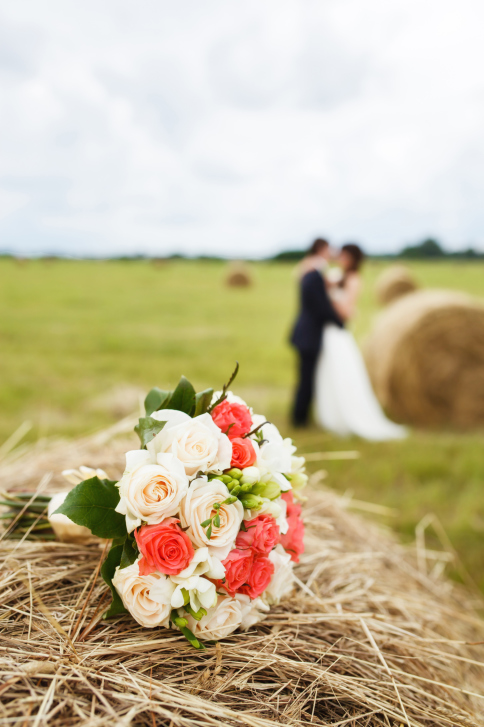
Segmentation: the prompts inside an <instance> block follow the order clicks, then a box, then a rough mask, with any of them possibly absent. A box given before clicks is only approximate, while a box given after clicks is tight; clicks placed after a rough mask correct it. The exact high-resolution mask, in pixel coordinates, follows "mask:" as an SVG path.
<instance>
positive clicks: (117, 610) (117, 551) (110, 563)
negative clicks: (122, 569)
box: [101, 545, 128, 618]
mask: <svg viewBox="0 0 484 727" xmlns="http://www.w3.org/2000/svg"><path fill="white" fill-rule="evenodd" d="M122 555H123V546H122V545H114V546H113V547H112V548H111V550H110V551H109V553H108V557H107V558H106V560H105V561H104V563H103V564H102V566H101V575H102V577H103V579H104V582H105V583H107V585H108V586H109V588H110V589H111V594H112V596H113V600H112V603H111V605H110V607H109V608H108V610H107V611H106V613H105V614H104V615H103V618H111V617H112V616H119V615H120V614H122V613H128V611H127V609H126V608H125V607H124V604H123V602H122V600H121V597H120V595H119V593H118V592H117V590H116V589H115V587H114V586H113V578H114V573H115V571H116V567H117V566H118V565H119V564H120V562H121V558H122Z"/></svg>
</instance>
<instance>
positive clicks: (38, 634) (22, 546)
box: [0, 422, 484, 727]
mask: <svg viewBox="0 0 484 727" xmlns="http://www.w3.org/2000/svg"><path fill="white" fill-rule="evenodd" d="M133 423H134V422H124V423H120V425H118V426H117V427H112V428H111V429H110V430H108V431H107V432H101V433H98V434H96V435H93V436H91V437H87V438H84V439H82V440H77V441H73V442H70V443H66V442H57V443H54V444H52V445H50V446H47V445H46V444H45V443H44V444H43V446H42V447H41V448H39V447H36V445H33V446H31V447H30V448H28V449H27V450H24V454H23V456H14V453H11V455H9V458H8V461H3V462H0V480H1V483H2V487H4V488H14V489H19V490H25V489H29V488H31V487H36V486H37V485H38V482H39V478H40V477H42V476H45V475H47V474H48V473H51V472H54V473H55V474H54V480H55V482H54V481H53V480H51V481H50V483H49V489H51V485H54V488H55V489H58V488H59V487H63V488H65V483H62V481H61V480H59V481H57V476H58V473H59V472H60V470H61V469H64V468H66V467H76V466H78V465H79V464H82V463H90V464H92V465H94V466H99V467H102V468H103V469H105V470H106V472H107V473H108V475H109V476H110V477H116V478H117V477H119V476H121V474H122V471H123V469H124V456H123V452H124V451H126V449H130V448H132V447H133V446H134V439H135V438H134V435H132V434H131V435H130V437H129V438H128V437H127V431H128V428H130V427H132V425H133ZM317 479H318V473H316V474H315V475H314V476H313V477H312V483H311V484H312V489H311V490H310V491H309V492H308V493H307V494H308V495H309V500H308V503H307V505H306V507H305V512H304V517H305V520H306V526H307V531H306V533H307V535H306V552H305V553H304V555H303V556H302V557H301V562H300V563H298V564H297V565H296V570H295V572H296V576H297V578H298V581H297V588H296V590H295V592H294V593H293V595H292V597H291V598H289V599H288V600H286V601H283V602H282V603H281V604H280V605H279V606H274V607H273V608H272V610H271V612H270V613H269V614H268V616H267V618H266V620H264V621H263V622H262V623H260V624H258V625H257V626H254V627H252V628H250V629H249V630H248V631H247V632H244V633H239V632H237V633H235V634H233V635H232V636H230V637H229V638H227V639H223V640H222V641H220V642H219V644H217V645H212V644H207V648H206V650H205V651H201V652H199V651H195V650H194V649H192V648H191V647H190V646H189V644H188V643H187V642H186V640H185V639H184V637H183V636H181V634H180V635H178V634H177V633H176V632H175V631H172V630H170V631H168V630H167V629H164V628H162V627H159V628H156V629H147V628H143V627H141V626H139V625H138V624H137V623H136V622H134V621H133V620H132V619H130V618H128V617H126V616H124V617H121V618H119V617H118V618H116V619H114V620H109V621H104V620H103V619H102V613H103V611H104V609H105V608H106V606H107V604H108V603H109V595H108V594H109V591H108V589H107V586H106V585H105V583H104V582H103V580H102V579H101V578H100V577H99V575H98V565H99V562H100V559H101V558H102V557H103V556H102V551H101V550H100V548H99V545H98V544H92V545H77V546H73V545H71V544H69V543H60V542H47V543H39V542H35V543H33V542H29V541H25V542H23V543H19V541H13V540H8V539H4V540H3V541H2V542H0V570H1V571H2V577H3V578H4V587H3V591H2V598H1V599H0V635H1V636H3V637H4V641H5V643H6V644H7V646H6V647H4V648H3V651H2V652H1V653H0V676H1V677H2V699H3V704H4V707H3V709H4V713H5V715H6V719H7V721H8V724H10V723H12V724H14V723H15V724H19V725H20V724H24V723H25V724H26V723H27V722H29V720H30V721H31V722H32V721H33V722H34V723H35V724H39V725H40V724H42V725H43V724H47V723H48V724H49V725H51V724H52V725H53V726H54V727H63V726H64V725H71V724H76V725H78V727H90V726H91V725H93V724H99V725H119V726H120V727H121V726H122V725H123V726H124V727H129V725H131V724H132V725H135V724H136V725H138V724H139V725H142V724H147V725H151V724H157V725H166V726H167V727H168V725H177V727H213V725H215V724H217V725H227V727H270V726H271V725H274V726H275V725H282V724H290V725H293V726H294V727H304V726H305V725H309V724H315V725H316V724H319V725H329V724H339V725H343V724H346V725H348V727H349V725H362V726H363V725H366V726H367V727H384V726H385V725H386V726H387V727H388V725H412V727H424V726H426V727H441V726H443V725H448V726H449V727H450V725H456V726H457V725H458V726H459V727H465V726H466V727H471V726H472V727H478V726H480V727H484V710H483V705H484V689H483V683H484V646H483V643H484V623H483V621H482V620H481V619H480V618H479V616H478V615H477V613H476V611H477V610H478V609H479V607H480V606H481V604H482V601H481V599H480V597H479V595H478V594H477V593H474V592H471V591H467V590H466V589H464V588H463V587H461V586H460V585H457V584H453V583H452V582H450V581H449V580H447V579H446V578H445V577H443V576H442V574H441V569H440V566H442V567H443V565H444V564H445V563H446V562H448V560H449V557H450V558H451V557H452V556H451V555H449V553H448V552H438V551H436V550H435V549H433V550H427V549H426V547H425V542H422V543H421V545H420V547H419V550H418V556H419V557H418V559H417V557H416V553H415V550H414V549H413V548H410V547H404V546H401V545H399V544H398V543H397V542H396V540H395V539H394V538H392V537H391V536H390V535H389V534H388V533H386V532H382V531H380V530H379V529H378V528H377V527H376V526H375V525H373V524H371V523H369V522H368V521H366V520H364V519H363V518H361V517H359V516H358V515H355V514H353V513H350V512H348V507H351V498H348V497H347V496H344V497H340V496H338V495H337V494H336V493H334V492H332V491H330V490H326V489H322V488H321V487H319V486H318V484H317ZM353 504H354V506H357V503H356V502H355V503H353ZM360 506H361V503H360ZM434 564H435V567H434ZM38 715H41V717H39V719H37V716H38ZM49 715H52V717H49ZM54 718H55V719H54Z"/></svg>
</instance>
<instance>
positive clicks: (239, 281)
mask: <svg viewBox="0 0 484 727" xmlns="http://www.w3.org/2000/svg"><path fill="white" fill-rule="evenodd" d="M252 282H253V281H252V275H251V274H250V270H249V268H248V267H247V265H244V263H232V264H231V265H230V266H229V270H228V273H227V277H226V283H227V285H228V286H229V288H248V287H249V286H251V285H252Z"/></svg>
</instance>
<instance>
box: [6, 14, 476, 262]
mask: <svg viewBox="0 0 484 727" xmlns="http://www.w3.org/2000/svg"><path fill="white" fill-rule="evenodd" d="M3 12H4V17H3V22H2V24H1V28H0V46H1V47H2V52H1V53H0V81H1V83H2V94H1V95H0V239H1V242H0V247H2V248H3V249H6V248H11V249H15V250H18V251H22V252H32V251H54V250H63V251H64V252H68V253H69V252H73V253H79V252H81V253H82V252H86V253H96V254H114V253H120V252H151V253H154V254H158V255H162V254H166V253H169V252H177V251H184V252H188V253H211V252H224V253H228V254H232V255H234V256H237V255H240V254H248V255H263V254H266V253H269V252H272V251H275V250H278V249H280V248H281V247H285V246H302V245H304V244H306V243H307V242H308V241H309V240H310V238H311V237H312V236H313V235H315V234H321V233H322V234H326V235H328V236H330V237H331V238H332V239H333V240H335V241H344V240H346V239H350V238H351V239H356V240H359V241H361V242H362V243H363V244H364V245H365V246H366V247H367V248H368V249H372V250H384V249H396V248H398V247H399V246H400V245H401V244H402V243H405V242H409V241H414V240H416V239H419V238H421V237H422V236H424V235H427V234H434V235H437V236H439V237H440V238H441V239H442V240H443V241H444V242H445V243H446V244H447V245H448V246H449V247H460V246H462V245H465V244H477V245H481V246H482V244H481V243H482V241H483V233H484V229H483V228H484V212H482V211H481V209H482V205H481V198H482V192H483V187H484V178H483V172H482V169H483V165H482V159H483V157H484V139H483V137H482V131H481V129H482V128H483V125H484V77H483V74H482V68H483V67H484V47H483V46H482V43H481V42H480V28H481V26H482V22H483V20H484V6H483V5H482V4H481V3H479V2H478V1H477V0H461V1H460V2H458V3H457V2H455V1H454V0H441V2H436V1H435V0H418V2H417V0H394V2H392V3H385V2H383V1H382V0H363V1H362V0H326V1H325V2H320V0H305V1H304V2H302V1H301V0H291V1H289V0H257V2H256V1H255V0H246V2H244V3H227V2H222V0H207V1H206V2H204V3H200V2H196V1H195V0H180V1H179V2H178V3H172V2H168V1H167V0H139V1H138V2H137V3H133V2H127V0H105V2H103V3H98V2H94V1H93V0H85V1H84V2H83V3H82V4H79V3H75V2H73V1H72V0H62V1H61V0H58V1H57V2H56V1H54V0H44V1H43V2H42V3H36V2H34V1H33V0H29V1H27V0H17V2H16V3H11V4H10V5H9V6H8V7H7V6H4V10H3ZM2 39H3V40H4V41H5V42H4V43H2Z"/></svg>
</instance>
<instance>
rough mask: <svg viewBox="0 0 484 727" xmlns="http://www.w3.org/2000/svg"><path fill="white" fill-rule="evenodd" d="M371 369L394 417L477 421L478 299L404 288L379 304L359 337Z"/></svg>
mask: <svg viewBox="0 0 484 727" xmlns="http://www.w3.org/2000/svg"><path fill="white" fill-rule="evenodd" d="M365 357H366V361H367V365H368V370H369V373H370V377H371V380H372V383H373V386H374V388H375V391H376V393H377V396H378V398H379V400H380V401H381V403H382V404H383V406H384V407H385V408H386V409H387V410H388V412H389V414H390V416H391V417H393V418H394V419H395V420H397V421H401V422H406V423H409V424H415V425H419V426H441V425H450V426H456V427H461V428H468V427H475V426H481V425H482V424H484V305H483V304H482V302H480V301H479V300H476V299H473V298H471V297H469V296H466V295H464V294H460V293H454V292H451V291H445V290H444V291H441V290H426V291H418V292H415V293H409V294H408V295H406V296H405V297H403V298H402V299H401V300H398V301H397V302H396V303H393V304H392V305H391V306H389V307H388V308H387V309H386V310H385V311H383V312H382V313H381V314H380V315H379V317H378V318H377V320H376V323H375V326H374V328H373V330H372V332H371V334H370V336H369V338H368V339H367V341H366V346H365Z"/></svg>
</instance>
